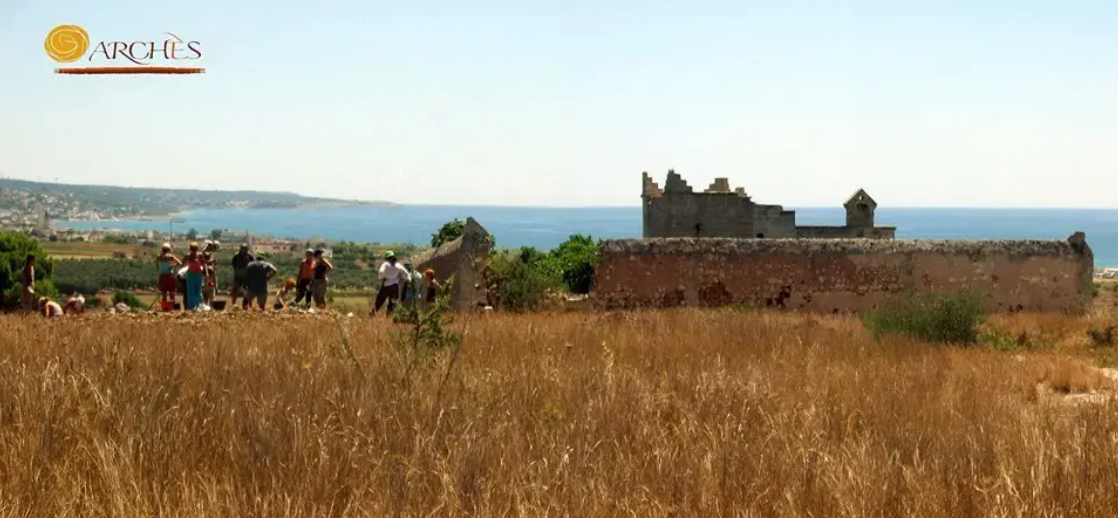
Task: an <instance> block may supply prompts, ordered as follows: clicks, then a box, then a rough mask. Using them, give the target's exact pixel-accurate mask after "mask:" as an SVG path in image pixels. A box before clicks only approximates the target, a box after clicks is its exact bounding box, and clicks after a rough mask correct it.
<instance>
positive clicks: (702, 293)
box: [592, 232, 1094, 313]
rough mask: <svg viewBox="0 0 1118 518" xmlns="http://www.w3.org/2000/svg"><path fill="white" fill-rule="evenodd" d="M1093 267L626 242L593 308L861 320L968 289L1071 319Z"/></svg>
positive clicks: (1029, 243) (597, 284)
mask: <svg viewBox="0 0 1118 518" xmlns="http://www.w3.org/2000/svg"><path fill="white" fill-rule="evenodd" d="M1093 263H1094V258H1093V255H1092V253H1091V249H1090V247H1089V246H1087V243H1086V240H1085V238H1084V236H1083V234H1082V233H1078V232H1077V233H1076V234H1073V235H1072V236H1071V237H1070V238H1068V240H1067V241H1055V240H1053V241H1040V240H1020V241H945V240H943V241H936V240H927V241H920V240H903V241H895V240H873V239H834V240H818V239H687V238H669V239H623V240H611V241H606V242H604V243H603V244H602V257H601V261H600V263H599V265H598V268H597V272H596V275H595V279H594V286H593V290H592V297H593V298H594V300H595V304H596V305H598V306H599V307H603V308H607V309H613V308H633V307H665V306H677V305H691V306H704V305H723V304H731V303H747V304H753V305H757V306H769V307H780V308H789V309H801V310H807V311H816V312H826V313H833V312H846V311H861V310H867V309H871V308H874V307H877V306H878V305H880V304H881V303H882V302H884V301H886V300H888V299H890V298H892V297H896V296H899V295H905V294H923V293H928V292H944V291H955V290H958V289H961V288H964V287H971V288H975V289H977V290H979V291H980V292H981V293H983V294H984V297H985V303H986V306H987V308H988V309H989V310H992V311H1062V312H1070V313H1077V312H1081V311H1083V310H1084V309H1085V308H1087V307H1088V306H1089V305H1090V303H1091V272H1092V270H1093Z"/></svg>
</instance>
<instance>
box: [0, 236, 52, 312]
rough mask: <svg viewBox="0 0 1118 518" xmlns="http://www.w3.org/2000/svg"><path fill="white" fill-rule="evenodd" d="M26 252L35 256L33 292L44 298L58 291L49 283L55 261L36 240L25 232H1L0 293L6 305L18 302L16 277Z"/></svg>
mask: <svg viewBox="0 0 1118 518" xmlns="http://www.w3.org/2000/svg"><path fill="white" fill-rule="evenodd" d="M28 255H34V256H35V294H36V295H38V296H47V297H50V296H53V295H56V294H57V290H55V289H54V286H53V285H51V284H50V282H49V281H50V279H51V275H52V272H53V271H54V261H52V260H51V258H50V256H48V255H47V252H46V251H45V250H43V247H42V246H41V245H40V244H39V241H37V240H36V239H35V238H33V237H31V236H29V235H26V234H20V233H16V232H0V293H3V294H4V300H3V301H0V302H3V303H4V305H5V306H7V307H12V306H15V305H19V300H20V283H19V279H20V276H21V275H22V274H23V265H24V263H25V262H26V260H27V256H28ZM13 294H14V297H13V296H12V295H13Z"/></svg>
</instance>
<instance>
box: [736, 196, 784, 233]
mask: <svg viewBox="0 0 1118 518" xmlns="http://www.w3.org/2000/svg"><path fill="white" fill-rule="evenodd" d="M735 237H796V213H795V212H794V211H790V210H784V207H781V206H780V205H760V204H755V205H754V206H753V234H750V235H744V236H735Z"/></svg>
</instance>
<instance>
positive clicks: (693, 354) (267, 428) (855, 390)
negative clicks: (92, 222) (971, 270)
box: [0, 310, 1118, 517]
mask: <svg viewBox="0 0 1118 518" xmlns="http://www.w3.org/2000/svg"><path fill="white" fill-rule="evenodd" d="M388 327H389V326H388V324H387V323H386V322H385V321H383V320H377V321H370V320H368V319H360V318H355V319H346V320H345V322H344V324H342V326H341V327H339V326H338V325H336V324H335V323H333V322H332V321H331V320H329V319H324V318H317V319H264V318H259V317H256V318H250V317H244V316H241V317H239V318H235V317H220V318H215V319H213V320H211V321H207V322H196V321H194V322H192V321H189V320H186V319H182V318H155V319H146V318H139V319H129V318H120V317H117V318H109V317H103V318H99V317H96V316H92V315H90V316H87V317H83V318H74V319H70V320H67V319H58V320H56V321H53V322H46V321H44V320H42V319H36V318H16V317H5V318H2V319H0V516H4V517H9V516H134V517H145V516H464V515H475V516H579V517H589V516H642V517H657V516H889V517H893V516H922V517H929V516H952V517H968V516H1080V517H1089V516H1108V517H1109V516H1113V514H1114V510H1115V509H1118V442H1116V441H1118V415H1116V413H1115V411H1116V410H1118V406H1116V405H1112V404H1102V405H1083V406H1068V405H1061V404H1052V403H1049V402H1047V400H1046V399H1044V398H1041V397H1038V393H1037V390H1036V387H1037V383H1038V382H1040V381H1049V382H1051V383H1054V384H1061V383H1063V382H1064V381H1067V383H1066V385H1068V386H1069V387H1070V388H1069V390H1070V389H1087V388H1091V387H1092V386H1096V385H1098V386H1101V384H1105V383H1106V380H1104V379H1101V378H1099V379H1096V378H1093V377H1092V376H1093V374H1091V373H1090V372H1087V371H1085V370H1083V369H1085V367H1082V366H1081V365H1080V364H1078V363H1076V362H1075V361H1074V360H1072V359H1068V358H1067V356H1066V355H1063V354H1057V353H1055V352H1044V351H1041V352H1028V353H1025V354H1023V355H1017V354H1012V353H1011V354H1004V353H996V352H991V351H984V350H964V349H953V348H932V347H926V346H923V345H920V344H912V343H907V342H903V341H893V342H887V343H884V344H879V343H876V342H873V341H871V340H870V339H869V337H868V336H867V335H866V333H865V332H864V331H863V330H862V328H861V326H860V324H859V323H858V322H857V321H855V320H853V319H845V318H831V317H827V318H822V317H804V316H795V315H774V314H763V313H759V314H742V313H735V312H732V311H691V310H680V311H667V312H652V313H639V314H609V315H586V314H566V315H530V316H502V315H491V316H483V317H474V318H473V320H472V321H471V322H470V323H469V332H468V336H467V338H466V344H465V348H464V350H463V356H462V357H461V358H459V361H458V363H457V364H456V366H455V367H454V370H453V371H452V372H451V375H450V377H449V378H448V379H447V382H446V386H445V388H444V389H443V391H442V392H441V394H438V386H439V384H440V380H441V379H442V377H443V372H444V371H443V369H444V368H445V367H446V365H447V360H446V358H445V357H438V358H436V360H435V362H434V363H433V364H431V365H428V366H426V367H424V368H423V369H420V370H419V371H417V374H416V375H415V376H413V377H412V379H411V380H410V382H407V383H405V382H403V373H404V369H405V367H404V366H403V365H402V363H401V361H400V359H399V358H398V357H397V356H396V355H395V353H394V352H393V351H394V349H393V347H392V345H391V343H390V341H389V340H388V337H387V334H386V330H387V328H388ZM343 329H344V331H345V333H346V335H347V336H348V342H346V341H345V340H344V339H343V337H342V334H341V333H342V330H343ZM346 343H348V345H349V346H351V348H352V351H353V355H352V356H351V355H350V354H348V353H347V352H346V351H347V348H346V347H344V344H346ZM354 358H355V359H356V361H357V363H356V364H355V363H354V361H353V359H354ZM1068 380H1074V382H1073V381H1068Z"/></svg>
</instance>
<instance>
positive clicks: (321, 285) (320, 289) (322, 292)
mask: <svg viewBox="0 0 1118 518" xmlns="http://www.w3.org/2000/svg"><path fill="white" fill-rule="evenodd" d="M311 287H312V288H313V291H314V304H315V305H316V306H318V309H326V279H315V280H314V281H313V282H312V283H311Z"/></svg>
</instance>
